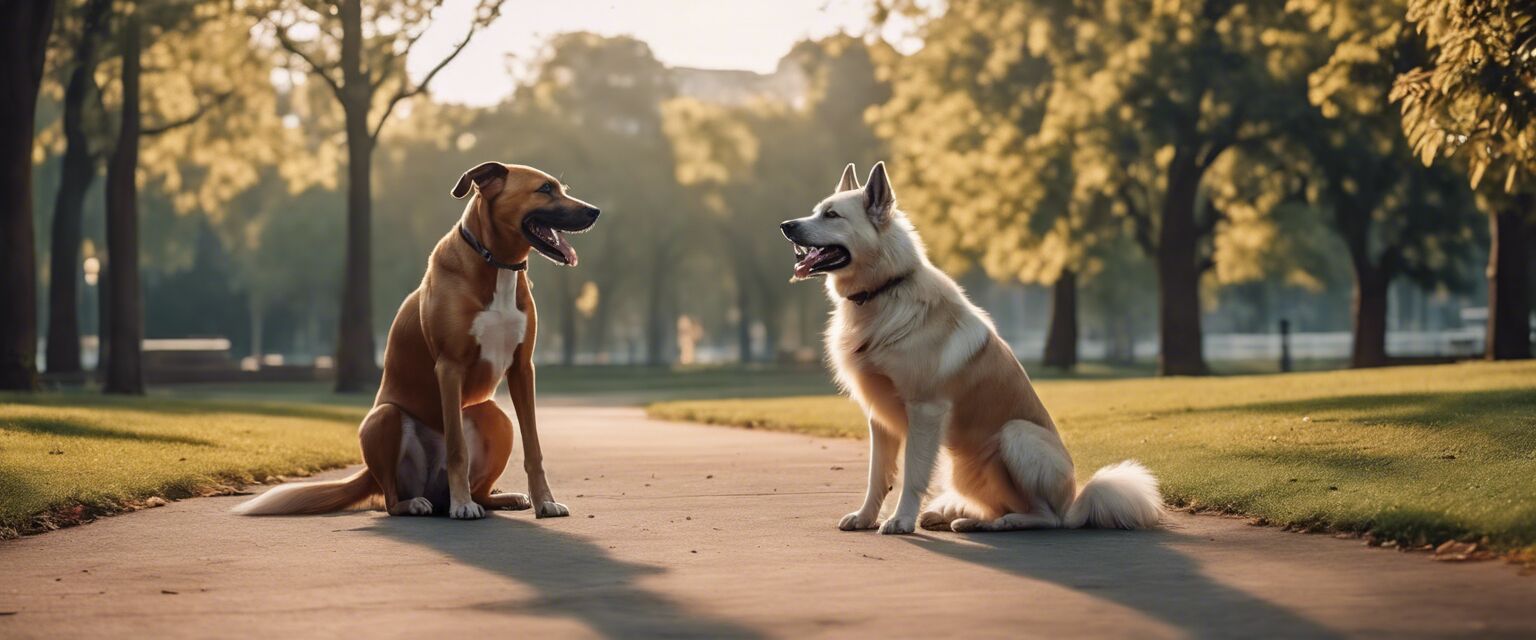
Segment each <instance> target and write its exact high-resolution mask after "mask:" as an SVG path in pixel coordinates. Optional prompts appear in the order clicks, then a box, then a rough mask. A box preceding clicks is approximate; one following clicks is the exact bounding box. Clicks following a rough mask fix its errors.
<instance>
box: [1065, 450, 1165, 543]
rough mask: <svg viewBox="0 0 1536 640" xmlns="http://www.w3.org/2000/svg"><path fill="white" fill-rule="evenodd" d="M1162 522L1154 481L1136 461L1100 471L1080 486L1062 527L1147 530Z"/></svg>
mask: <svg viewBox="0 0 1536 640" xmlns="http://www.w3.org/2000/svg"><path fill="white" fill-rule="evenodd" d="M1162 519H1163V498H1162V494H1160V493H1158V490H1157V478H1155V477H1153V475H1152V472H1151V471H1148V470H1147V468H1146V467H1145V466H1142V464H1141V463H1140V462H1137V461H1135V460H1126V461H1123V462H1117V463H1115V464H1112V465H1109V466H1107V467H1104V468H1103V469H1099V470H1098V471H1097V472H1095V473H1094V474H1093V477H1092V478H1089V479H1088V482H1087V484H1084V485H1083V488H1082V491H1079V492H1078V494H1077V499H1076V500H1073V501H1072V506H1070V507H1067V514H1066V517H1065V518H1063V522H1062V526H1065V527H1067V528H1069V529H1078V528H1081V527H1096V528H1100V529H1150V528H1152V527H1156V526H1157V524H1158V523H1159V522H1161V521H1162Z"/></svg>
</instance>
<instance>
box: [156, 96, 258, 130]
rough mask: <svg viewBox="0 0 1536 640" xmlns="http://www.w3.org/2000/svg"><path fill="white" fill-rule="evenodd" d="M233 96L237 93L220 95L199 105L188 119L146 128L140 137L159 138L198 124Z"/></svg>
mask: <svg viewBox="0 0 1536 640" xmlns="http://www.w3.org/2000/svg"><path fill="white" fill-rule="evenodd" d="M233 95H235V92H234V91H233V90H230V91H225V92H224V93H221V94H218V95H216V96H214V97H213V99H212V100H209V101H208V102H205V103H203V104H201V105H199V106H198V107H197V110H196V111H193V112H192V114H191V115H188V116H187V117H185V118H181V119H179V120H172V121H170V122H167V123H164V124H160V125H157V126H153V127H144V128H143V129H140V130H139V135H141V136H146V137H147V136H158V135H160V134H162V133H166V132H168V131H174V130H176V129H180V128H182V127H185V126H187V125H189V124H192V123H194V122H197V121H198V120H201V119H202V118H203V116H205V115H207V114H208V112H209V111H212V110H213V108H214V107H217V106H218V105H221V104H223V103H224V102H226V101H228V100H229V98H230V96H233Z"/></svg>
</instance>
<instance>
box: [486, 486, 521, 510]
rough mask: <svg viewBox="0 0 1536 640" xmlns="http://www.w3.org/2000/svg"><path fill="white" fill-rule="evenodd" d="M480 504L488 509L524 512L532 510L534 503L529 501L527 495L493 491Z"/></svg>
mask: <svg viewBox="0 0 1536 640" xmlns="http://www.w3.org/2000/svg"><path fill="white" fill-rule="evenodd" d="M480 504H483V505H485V508H487V509H506V510H507V511H522V510H524V509H532V508H533V502H532V501H530V500H529V499H528V494H526V493H502V492H500V491H493V492H491V495H490V496H488V497H486V498H485V499H484V500H483V501H481V502H480Z"/></svg>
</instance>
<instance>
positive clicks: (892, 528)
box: [880, 515, 917, 536]
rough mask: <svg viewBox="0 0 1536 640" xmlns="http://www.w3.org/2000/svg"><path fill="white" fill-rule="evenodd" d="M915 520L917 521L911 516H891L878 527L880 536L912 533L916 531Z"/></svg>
mask: <svg viewBox="0 0 1536 640" xmlns="http://www.w3.org/2000/svg"><path fill="white" fill-rule="evenodd" d="M916 520H917V519H916V518H914V517H912V516H902V515H894V516H891V517H889V518H886V519H885V523H884V524H881V525H880V534H881V535H887V536H891V535H904V534H908V533H912V531H913V530H915V529H916V525H917V522H916Z"/></svg>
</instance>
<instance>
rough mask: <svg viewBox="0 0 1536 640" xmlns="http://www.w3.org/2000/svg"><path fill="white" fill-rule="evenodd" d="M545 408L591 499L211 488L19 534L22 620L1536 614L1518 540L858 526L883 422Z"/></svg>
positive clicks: (1223, 624)
mask: <svg viewBox="0 0 1536 640" xmlns="http://www.w3.org/2000/svg"><path fill="white" fill-rule="evenodd" d="M542 417H543V419H542V427H543V429H542V431H543V434H542V435H543V437H544V439H545V451H546V455H547V457H548V466H549V470H550V476H551V481H552V482H553V484H554V487H555V491H556V495H557V496H559V497H560V498H561V499H562V500H563V501H564V502H565V503H566V504H568V505H570V507H571V511H572V513H573V516H572V517H570V518H567V519H560V520H538V521H536V520H535V519H534V518H533V516H532V515H531V513H529V512H518V513H511V512H499V513H496V514H494V515H493V517H491V518H488V519H486V520H482V521H475V522H455V521H450V520H446V519H427V518H388V517H385V516H383V515H380V514H379V513H364V512H358V513H345V514H337V515H330V516H315V517H285V518H239V517H235V516H231V515H228V514H227V513H225V510H226V509H228V508H229V507H230V506H232V505H233V504H235V502H236V501H238V500H239V498H205V499H195V500H187V501H183V502H178V503H174V504H172V505H170V506H167V507H163V508H159V509H151V510H147V511H141V512H138V513H133V514H128V515H125V516H120V517H116V518H108V519H105V520H103V521H100V522H97V523H94V524H91V525H88V526H84V527H78V528H74V529H67V530H63V531H57V532H53V533H49V534H46V535H41V536H33V537H29V538H23V539H20V540H13V541H9V542H3V543H0V612H3V613H4V614H5V615H0V638H29V637H36V638H59V637H79V636H93V637H97V636H103V635H111V636H117V637H128V636H131V637H156V638H175V637H215V636H218V637H227V636H262V637H276V636H279V635H295V636H302V637H347V638H356V637H411V638H421V637H423V636H424V634H425V637H428V638H432V637H438V638H452V637H472V636H458V635H453V634H459V633H476V632H481V633H495V634H498V637H503V636H510V637H529V638H538V637H556V636H559V637H566V636H571V637H593V636H599V637H600V636H608V637H620V636H622V637H636V636H673V637H676V636H694V637H708V638H721V637H752V636H776V637H792V638H803V637H814V636H841V637H846V636H852V635H858V636H863V637H868V636H875V635H876V634H879V635H886V636H899V637H912V636H968V637H1012V638H1017V637H1029V636H1052V637H1060V636H1135V637H1188V636H1201V637H1210V636H1225V637H1237V636H1243V637H1254V636H1263V637H1334V636H1394V637H1402V636H1424V637H1432V636H1478V637H1490V636H1524V637H1532V636H1533V635H1536V578H1522V577H1519V576H1518V575H1516V572H1515V570H1514V568H1512V567H1510V566H1508V565H1504V564H1502V563H1497V562H1487V563H1474V564H1442V563H1437V562H1433V561H1431V560H1429V559H1427V558H1426V557H1425V556H1422V555H1405V554H1399V553H1394V552H1390V551H1383V550H1377V549H1368V548H1364V547H1362V545H1361V544H1360V542H1359V541H1352V540H1336V539H1333V538H1330V537H1327V536H1308V535H1299V534H1287V533H1281V532H1277V531H1274V530H1272V529H1265V528H1256V527H1250V526H1247V525H1246V524H1244V523H1243V522H1242V521H1240V520H1232V519H1225V518H1215V517H1192V516H1186V515H1178V516H1176V517H1175V518H1174V519H1173V523H1172V526H1171V527H1170V528H1169V529H1168V530H1166V531H1159V532H1137V533H1132V532H1118V531H1051V532H1017V533H1006V534H981V535H974V536H961V535H955V534H948V533H946V534H921V535H916V536H909V537H883V536H880V535H878V534H875V533H873V532H860V533H843V532H840V531H837V529H836V524H837V520H838V518H839V517H840V516H842V515H843V514H844V513H846V512H848V511H850V510H852V509H853V508H854V507H855V506H856V503H857V502H858V500H859V498H860V495H861V491H862V487H863V478H864V458H865V450H864V445H863V444H861V443H858V442H852V441H840V440H824V439H815V438H810V437H806V436H797V435H789V434H777V433H763V432H755V431H747V430H736V429H724V428H715V427H700V426H692V425H681V424H671V423H663V422H655V421H649V420H646V419H645V418H644V417H643V415H642V414H641V413H640V412H639V411H638V410H635V409H627V408H594V407H580V406H559V407H547V408H546V409H545V410H544V411H543V414H542ZM333 475H334V474H333ZM520 475H521V472H520V469H518V468H517V465H514V471H511V472H509V473H508V475H507V477H506V478H505V480H504V481H503V483H502V486H503V487H504V488H506V489H509V490H515V489H519V488H521V486H522V480H521V478H520V477H519V476H520Z"/></svg>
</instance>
